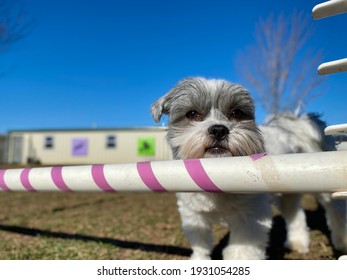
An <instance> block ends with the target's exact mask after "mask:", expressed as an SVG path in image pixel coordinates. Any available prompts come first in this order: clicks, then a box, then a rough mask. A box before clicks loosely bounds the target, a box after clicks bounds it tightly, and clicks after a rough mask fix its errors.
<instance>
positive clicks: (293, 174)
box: [0, 151, 347, 193]
mask: <svg viewBox="0 0 347 280" xmlns="http://www.w3.org/2000/svg"><path fill="white" fill-rule="evenodd" d="M0 189H1V190H3V191H73V192H81V191H83V192H85V191H106V192H134V191H139V192H142V191H155V192H166V191H168V192H201V191H206V192H236V193H258V192H267V193H274V192H282V193H287V192H331V193H334V192H339V193H341V192H345V191H347V151H341V152H324V153H312V154H306V153H305V154H289V155H271V156H270V155H265V154H260V155H253V156H247V157H228V158H206V159H191V160H171V161H153V162H139V163H128V164H106V165H85V166H63V167H59V166H54V167H39V168H24V169H5V170H0Z"/></svg>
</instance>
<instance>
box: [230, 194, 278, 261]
mask: <svg viewBox="0 0 347 280" xmlns="http://www.w3.org/2000/svg"><path fill="white" fill-rule="evenodd" d="M257 197H258V198H256V199H254V200H251V201H249V202H250V204H251V205H252V207H250V205H248V207H247V206H246V207H247V208H245V209H244V210H245V211H244V213H242V212H240V213H236V214H235V215H232V216H229V218H228V220H227V222H228V224H229V227H230V237H229V243H228V245H227V246H226V247H225V249H224V250H223V259H229V260H230V259H234V260H252V259H254V260H259V259H265V258H266V247H267V245H268V240H269V231H270V228H271V223H272V219H271V209H270V207H269V203H268V201H267V199H266V200H265V199H262V198H261V196H257Z"/></svg>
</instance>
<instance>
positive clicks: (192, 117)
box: [186, 110, 203, 122]
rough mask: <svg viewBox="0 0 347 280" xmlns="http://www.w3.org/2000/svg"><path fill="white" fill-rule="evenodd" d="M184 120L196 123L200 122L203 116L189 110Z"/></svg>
mask: <svg viewBox="0 0 347 280" xmlns="http://www.w3.org/2000/svg"><path fill="white" fill-rule="evenodd" d="M186 118H187V119H189V120H192V121H197V122H201V121H202V120H203V116H202V115H201V114H199V113H198V112H197V111H195V110H191V111H189V112H187V114H186Z"/></svg>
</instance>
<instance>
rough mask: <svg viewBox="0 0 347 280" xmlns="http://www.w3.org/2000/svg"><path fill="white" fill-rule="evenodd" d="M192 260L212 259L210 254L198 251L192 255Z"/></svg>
mask: <svg viewBox="0 0 347 280" xmlns="http://www.w3.org/2000/svg"><path fill="white" fill-rule="evenodd" d="M190 259H191V260H210V259H211V257H210V256H209V255H204V254H198V253H193V254H192V255H191V256H190Z"/></svg>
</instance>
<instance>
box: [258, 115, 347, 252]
mask: <svg viewBox="0 0 347 280" xmlns="http://www.w3.org/2000/svg"><path fill="white" fill-rule="evenodd" d="M325 127H326V124H325V122H323V121H322V120H321V119H320V118H319V116H318V115H317V114H305V115H301V116H299V115H297V114H294V113H290V112H284V113H281V114H279V115H277V116H269V117H268V120H267V121H266V123H265V124H264V125H261V126H259V128H260V130H261V132H262V135H263V137H264V141H265V148H266V151H267V153H269V154H288V153H314V152H322V151H334V150H336V148H335V140H334V138H333V137H331V136H325V135H324V128H325ZM316 198H317V199H318V201H319V202H320V203H321V204H322V205H323V207H324V208H325V210H326V217H327V223H328V225H329V227H330V229H331V239H332V243H333V245H334V247H335V248H336V249H338V250H341V251H343V252H345V253H346V252H347V222H346V201H345V200H332V199H331V196H330V194H327V193H324V194H319V195H316ZM279 199H280V203H279V206H280V210H281V212H282V215H283V217H284V219H285V221H286V225H287V241H286V245H287V246H288V247H289V249H292V250H295V251H298V252H301V253H307V252H308V251H309V244H310V236H309V230H308V228H307V224H306V217H305V213H304V211H303V209H302V207H301V205H300V200H301V195H298V194H283V195H281V196H279Z"/></svg>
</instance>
